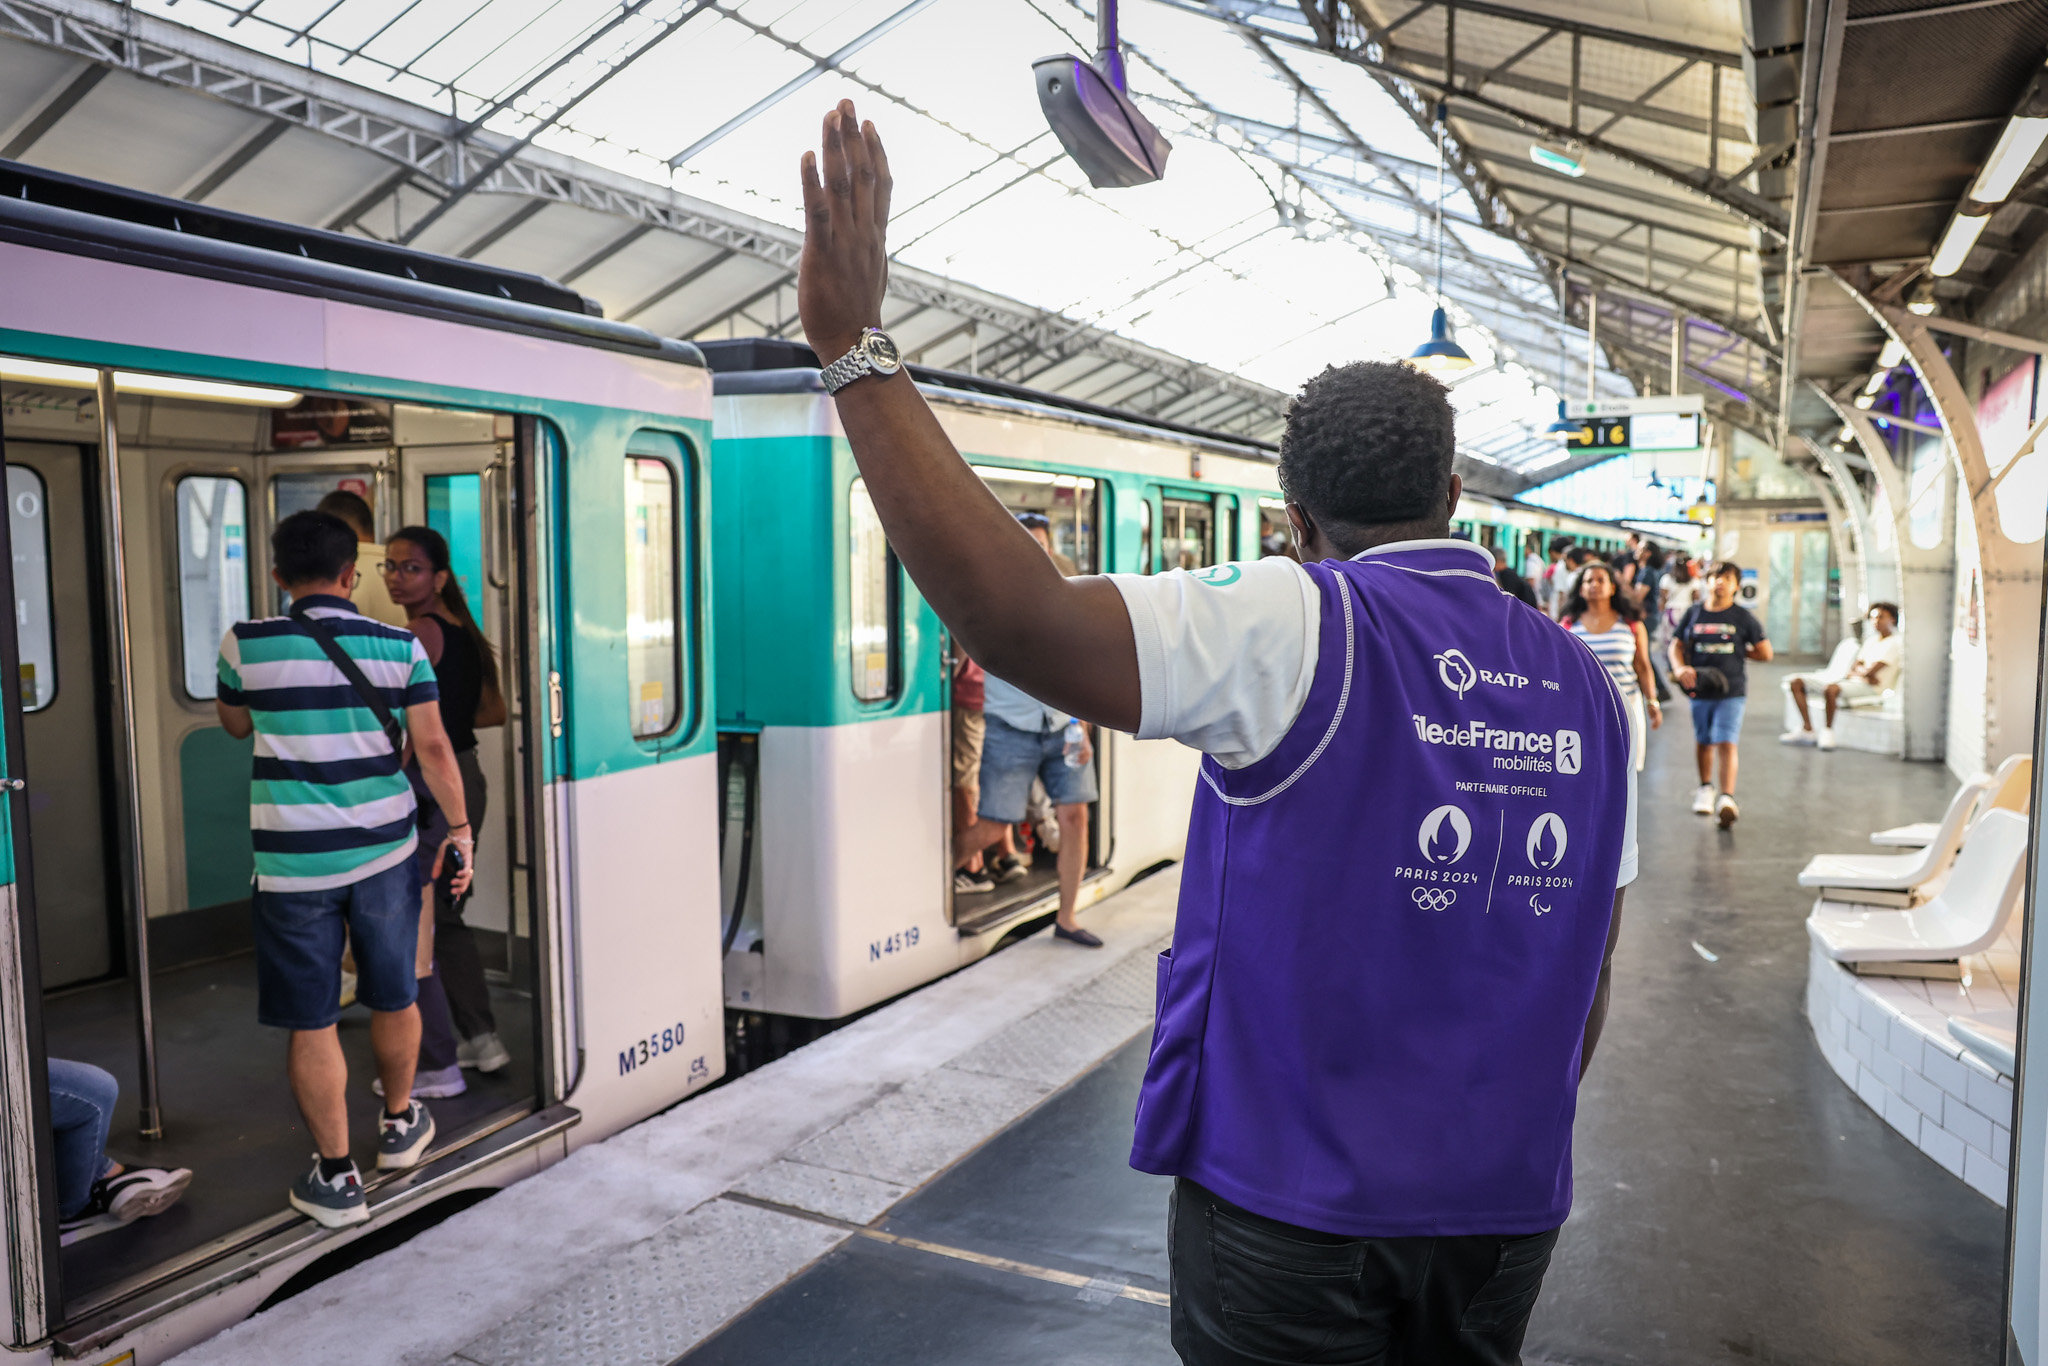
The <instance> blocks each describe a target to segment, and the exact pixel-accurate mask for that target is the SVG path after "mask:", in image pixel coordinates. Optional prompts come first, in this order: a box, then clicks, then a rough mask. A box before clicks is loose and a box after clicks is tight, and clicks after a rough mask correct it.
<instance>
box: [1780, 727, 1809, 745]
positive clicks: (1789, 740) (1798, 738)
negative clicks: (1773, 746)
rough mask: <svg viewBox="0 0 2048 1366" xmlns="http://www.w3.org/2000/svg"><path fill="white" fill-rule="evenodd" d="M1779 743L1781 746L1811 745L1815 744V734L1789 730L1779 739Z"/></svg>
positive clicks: (1806, 731)
mask: <svg viewBox="0 0 2048 1366" xmlns="http://www.w3.org/2000/svg"><path fill="white" fill-rule="evenodd" d="M1778 743H1779V744H1781V745H1810V744H1812V743H1813V732H1812V731H1810V730H1788V731H1786V732H1785V733H1784V734H1783V735H1780V736H1779V737H1778Z"/></svg>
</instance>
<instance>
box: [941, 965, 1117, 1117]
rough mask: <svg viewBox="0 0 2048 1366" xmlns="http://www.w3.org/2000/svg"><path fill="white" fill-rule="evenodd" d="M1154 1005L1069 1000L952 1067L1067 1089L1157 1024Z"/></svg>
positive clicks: (980, 1045)
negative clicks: (1132, 1006) (1137, 1007)
mask: <svg viewBox="0 0 2048 1366" xmlns="http://www.w3.org/2000/svg"><path fill="white" fill-rule="evenodd" d="M1104 975H1105V976H1107V975H1109V974H1106V973H1105V974H1104ZM1150 1006H1151V1003H1150V1001H1149V999H1148V1001H1147V1002H1146V1008H1145V1009H1143V1010H1132V1009H1130V1008H1128V1007H1126V1006H1121V1005H1108V1004H1104V1003H1103V1002H1102V1001H1100V1000H1083V999H1081V998H1079V997H1072V996H1070V997H1066V998H1064V999H1062V1000H1058V1001H1054V1002H1053V1003H1052V1004H1051V1005H1049V1006H1046V1007H1044V1008H1043V1009H1041V1010H1038V1011H1036V1012H1034V1013H1033V1014H1030V1015H1027V1016H1025V1017H1024V1018H1023V1019H1021V1020H1019V1021H1017V1023H1015V1024H1013V1025H1010V1026H1009V1027H1008V1028H1006V1029H1003V1030H1002V1031H1000V1032H999V1033H996V1034H994V1035H992V1036H990V1037H989V1038H987V1039H984V1040H983V1041H982V1042H981V1043H978V1044H976V1045H975V1046H974V1047H973V1048H970V1049H968V1050H967V1051H966V1052H965V1053H963V1054H961V1055H960V1056H959V1057H957V1058H955V1059H953V1061H952V1062H950V1063H948V1064H946V1066H947V1067H949V1068H955V1069H958V1070H959V1071H962V1072H980V1073H985V1074H987V1075H989V1076H996V1077H1015V1078H1017V1079H1018V1080H1021V1081H1031V1082H1037V1083H1039V1084H1040V1085H1043V1086H1045V1087H1047V1088H1051V1087H1055V1086H1064V1085H1066V1083H1067V1082H1069V1081H1070V1080H1072V1079H1073V1078H1074V1077H1076V1076H1078V1075H1079V1074H1080V1073H1082V1072H1084V1071H1086V1070H1087V1069H1088V1067H1089V1066H1090V1065H1092V1064H1093V1063H1094V1062H1095V1061H1096V1060H1097V1059H1099V1058H1101V1057H1102V1056H1104V1055H1105V1054H1107V1053H1109V1052H1111V1051H1112V1050H1114V1049H1116V1048H1118V1047H1120V1046H1122V1045H1123V1044H1124V1043H1126V1042H1128V1041H1129V1040H1130V1038H1131V1036H1132V1035H1134V1034H1137V1033H1138V1032H1139V1031H1140V1030H1142V1029H1144V1028H1145V1027H1146V1026H1147V1025H1149V1024H1151V1023H1152V1011H1151V1008H1150Z"/></svg>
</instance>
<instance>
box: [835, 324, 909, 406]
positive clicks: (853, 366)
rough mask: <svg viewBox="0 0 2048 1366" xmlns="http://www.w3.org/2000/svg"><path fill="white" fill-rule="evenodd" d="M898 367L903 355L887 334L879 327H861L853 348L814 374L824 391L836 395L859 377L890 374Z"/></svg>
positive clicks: (899, 368)
mask: <svg viewBox="0 0 2048 1366" xmlns="http://www.w3.org/2000/svg"><path fill="white" fill-rule="evenodd" d="M902 368H903V354H902V352H900V351H898V350H897V349H896V343H895V341H894V340H893V339H892V338H891V337H890V336H889V334H888V333H887V332H884V331H883V330H882V329H881V328H879V327H864V328H862V329H861V332H860V340H859V341H857V342H855V343H854V344H853V349H852V350H851V351H848V352H847V353H846V354H845V355H843V356H841V357H840V358H839V359H838V360H835V361H833V362H832V363H831V364H830V365H828V366H826V367H825V368H824V369H823V370H821V371H819V372H818V373H819V375H820V376H822V377H823V379H824V381H825V392H826V393H828V394H836V393H838V392H839V391H840V390H841V389H844V388H845V387H846V386H847V385H849V384H851V383H853V382H854V381H855V380H857V379H859V378H860V377H861V376H862V375H893V374H895V373H896V372H897V371H898V370H901V369H902Z"/></svg>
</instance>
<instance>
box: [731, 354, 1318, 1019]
mask: <svg viewBox="0 0 2048 1366" xmlns="http://www.w3.org/2000/svg"><path fill="white" fill-rule="evenodd" d="M704 349H705V352H706V354H707V356H708V357H709V359H710V361H711V364H712V367H713V369H714V370H715V371H716V372H717V378H716V393H717V399H716V405H715V406H716V413H717V421H716V427H717V441H716V443H715V446H714V451H713V456H712V468H713V489H714V498H713V504H714V507H715V509H716V511H715V512H714V524H713V525H714V535H713V543H714V546H715V554H714V562H715V574H714V579H715V582H716V585H717V587H716V602H717V610H716V620H717V624H718V630H717V638H718V642H719V643H718V657H717V671H718V688H717V694H718V713H719V715H718V721H719V727H720V730H721V732H722V744H723V746H724V749H723V753H724V755H725V757H726V759H727V762H728V775H729V786H728V800H727V826H728V834H727V840H728V843H727V845H726V853H727V859H726V870H725V888H724V891H725V897H726V921H725V941H726V945H727V953H726V958H725V965H726V966H725V982H726V1003H727V1005H728V1006H729V1007H731V1008H733V1009H734V1010H736V1011H741V1012H748V1013H759V1014H762V1015H769V1016H782V1017H792V1016H793V1017H802V1018H807V1019H814V1020H828V1019H835V1018H838V1017H841V1016H845V1015H847V1014H850V1013H852V1012H854V1011H858V1010H861V1009H863V1008H865V1007H867V1006H870V1005H873V1004H874V1003H876V1002H878V1001H882V1000H886V999H887V998H889V997H891V996H895V995H897V994H899V993H901V992H903V991H906V990H909V989H910V988H912V987H915V986H918V985H919V984H921V983H924V982H927V981H930V980H932V979H933V978H936V977H939V976H941V975H943V974H945V973H948V972H951V971H952V970H954V969H955V968H957V967H960V966H962V965H963V964H965V963H968V962H971V961H973V960H975V959H977V958H979V957H981V956H982V955H984V954H986V953H988V952H989V951H990V950H991V949H992V948H994V947H996V946H997V945H998V944H999V943H1001V942H1002V940H1003V937H1004V935H1005V933H1006V932H1008V931H1010V930H1012V929H1014V928H1016V927H1017V926H1019V925H1020V924H1023V923H1025V922H1028V921H1030V920H1032V919H1033V918H1035V917H1038V916H1042V915H1044V914H1046V913H1047V912H1049V911H1050V910H1051V909H1053V907H1054V905H1055V903H1056V899H1057V887H1056V885H1055V875H1054V873H1053V870H1052V867H1051V859H1050V857H1049V856H1047V855H1041V856H1040V857H1039V859H1038V861H1037V863H1036V864H1035V865H1034V866H1033V867H1032V868H1031V871H1030V872H1029V874H1028V875H1027V876H1026V877H1025V878H1024V879H1023V880H1021V881H1019V882H1017V883H1014V884H1010V885H1005V886H999V887H998V888H997V889H996V890H995V891H994V892H979V893H956V892H955V891H954V890H953V886H952V872H953V860H952V855H951V840H950V833H949V832H950V828H951V821H950V817H949V814H948V810H949V807H948V803H949V789H950V781H951V779H950V770H949V759H948V755H949V748H950V736H949V729H948V728H949V726H950V725H951V717H952V713H951V710H950V686H949V669H948V663H947V657H948V643H947V640H946V637H945V633H944V630H943V628H942V627H941V626H940V624H939V621H938V619H937V617H935V616H934V615H933V613H932V611H931V609H930V608H929V607H928V606H926V605H925V603H924V601H923V599H922V598H921V597H920V596H919V595H918V593H917V590H916V589H915V588H914V587H913V586H912V585H911V583H910V581H909V579H908V578H907V576H905V574H904V573H903V571H902V569H901V568H900V567H899V566H898V565H897V564H896V562H895V559H894V556H893V555H892V553H891V552H890V550H889V548H888V545H887V543H886V541H885V540H884V538H883V536H882V534H881V530H880V526H879V523H878V522H877V521H876V519H875V513H874V509H873V507H872V506H871V505H870V504H869V502H868V499H867V494H866V491H865V486H864V485H863V483H862V481H861V479H860V474H859V471H858V469H856V467H855V465H854V462H853V457H852V453H851V451H850V449H849V448H848V446H847V444H846V440H845V437H844V435H843V434H842V432H841V430H840V428H839V426H838V419H837V415H836V411H835V409H834V407H833V404H832V402H831V400H830V399H829V398H828V397H827V396H826V395H825V393H824V390H823V388H822V387H821V385H820V383H819V379H818V371H817V361H816V358H815V357H814V356H813V355H812V353H811V352H810V351H809V350H808V349H807V348H804V347H800V346H795V345H792V344H789V343H777V342H763V341H740V342H734V343H717V342H710V343H706V344H705V347H704ZM914 373H916V374H917V376H918V378H919V380H920V383H921V384H922V386H923V388H924V392H925V394H926V396H927V397H928V398H929V399H930V400H931V403H932V406H933V409H934V411H935V412H936V413H937V414H938V418H939V421H940V422H941V424H943V425H944V427H945V428H946V430H947V432H948V434H949V435H950V436H951V437H952V438H953V441H954V442H955V444H956V445H957V446H958V447H959V449H960V450H961V452H962V453H963V454H965V456H966V457H967V459H968V460H969V461H970V463H972V464H973V466H974V468H975V469H976V471H977V472H979V473H980V474H981V476H982V478H983V480H984V481H985V482H986V483H987V484H988V487H989V488H990V489H991V490H992V491H993V492H994V493H995V494H996V496H997V497H999V498H1000V499H1002V501H1003V503H1004V504H1005V505H1006V506H1008V507H1009V508H1011V509H1012V510H1013V511H1018V512H1024V511H1036V512H1041V513H1043V514H1045V515H1046V516H1047V517H1048V519H1049V520H1050V522H1051V526H1052V538H1053V543H1054V548H1055V550H1056V551H1057V552H1058V554H1059V555H1061V556H1064V557H1065V559H1066V563H1065V564H1064V565H1062V568H1064V569H1066V570H1067V571H1068V572H1072V573H1093V572H1100V571H1110V570H1117V571H1123V572H1129V573H1153V572H1157V571H1161V570H1166V569H1172V568H1187V569H1200V568H1203V567H1206V566H1209V565H1214V564H1220V563H1222V562H1225V561H1229V560H1234V559H1245V558H1254V557H1256V556H1258V555H1259V554H1260V553H1261V532H1260V528H1261V521H1260V513H1261V509H1262V507H1264V506H1265V505H1266V504H1271V505H1273V506H1277V505H1278V504H1277V495H1278V488H1279V486H1278V483H1277V482H1276V480H1275V477H1274V457H1273V453H1272V451H1271V450H1269V449H1265V448H1261V447H1257V446H1250V445H1245V444H1243V443H1241V442H1233V441H1230V440H1228V439H1226V438H1222V437H1217V436H1213V435H1210V434H1206V433H1201V432H1197V431H1193V430H1191V429H1180V428H1174V427H1170V426H1165V425H1161V424H1158V423H1148V422H1145V421H1143V420H1141V419H1138V418H1135V417H1132V416H1130V415H1128V414H1121V413H1116V412H1113V411H1110V410H1107V409H1099V408H1092V407H1090V406H1088V405H1084V404H1076V403H1073V402H1071V401H1067V400H1063V399H1060V398H1057V397H1054V396H1052V395H1047V394H1042V393H1037V392H1034V391H1030V390H1024V389H1017V388H1014V387H1012V386H1007V385H1000V384H993V383H990V382H987V381H982V380H976V379H973V378H971V377H968V376H964V375H951V374H946V373H942V372H932V371H914ZM1265 510H1267V511H1270V510H1271V509H1270V507H1268V508H1265ZM1268 548H1269V549H1271V550H1275V551H1277V550H1278V549H1279V546H1278V545H1277V544H1273V543H1270V542H1269V545H1268ZM1095 762H1096V764H1097V766H1098V786H1099V788H1100V790H1101V792H1102V800H1101V801H1100V802H1098V803H1097V804H1096V806H1095V809H1094V814H1093V818H1092V830H1091V838H1090V842H1089V847H1090V867H1089V871H1088V874H1087V877H1086V880H1085V881H1084V883H1083V885H1082V891H1081V905H1083V906H1086V905H1088V904H1089V903H1091V902H1093V901H1094V900H1096V899H1098V898H1100V897H1102V896H1104V895H1106V894H1108V893H1109V892H1112V891H1114V890H1116V889H1117V888H1119V887H1121V886H1123V885H1125V884H1126V883H1128V882H1129V881H1130V880H1131V879H1132V878H1133V877H1135V876H1137V875H1139V874H1142V873H1143V872H1145V871H1147V870H1149V869H1153V868H1156V867H1158V866H1160V865H1161V864H1162V863H1165V862H1168V861H1170V860H1174V859H1177V858H1179V857H1180V853H1181V846H1182V842H1183V840H1184V838H1185V836H1186V827H1187V817H1188V807H1189V803H1190V801H1191V800H1192V794H1193V785H1194V777H1195V764H1196V755H1195V754H1194V752H1193V751H1191V750H1188V749H1185V748H1183V747H1181V746H1179V745H1176V744H1173V743H1171V742H1169V741H1139V740H1133V739H1131V738H1130V737H1129V736H1126V735H1116V734H1108V733H1105V734H1103V735H1102V736H1100V737H1099V743H1098V744H1097V747H1096V759H1095Z"/></svg>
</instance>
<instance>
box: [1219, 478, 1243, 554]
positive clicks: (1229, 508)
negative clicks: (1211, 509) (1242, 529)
mask: <svg viewBox="0 0 2048 1366" xmlns="http://www.w3.org/2000/svg"><path fill="white" fill-rule="evenodd" d="M1216 501H1217V503H1218V504H1219V505H1220V506H1221V507H1222V509H1223V516H1222V517H1220V518H1219V519H1218V520H1217V525H1218V527H1219V528H1220V534H1219V537H1218V539H1217V542H1216V560H1217V562H1218V563H1219V564H1221V563H1224V562H1226V561H1229V560H1234V559H1237V558H1238V549H1237V532H1238V526H1237V495H1236V494H1234V493H1224V494H1218V495H1217V498H1216Z"/></svg>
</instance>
